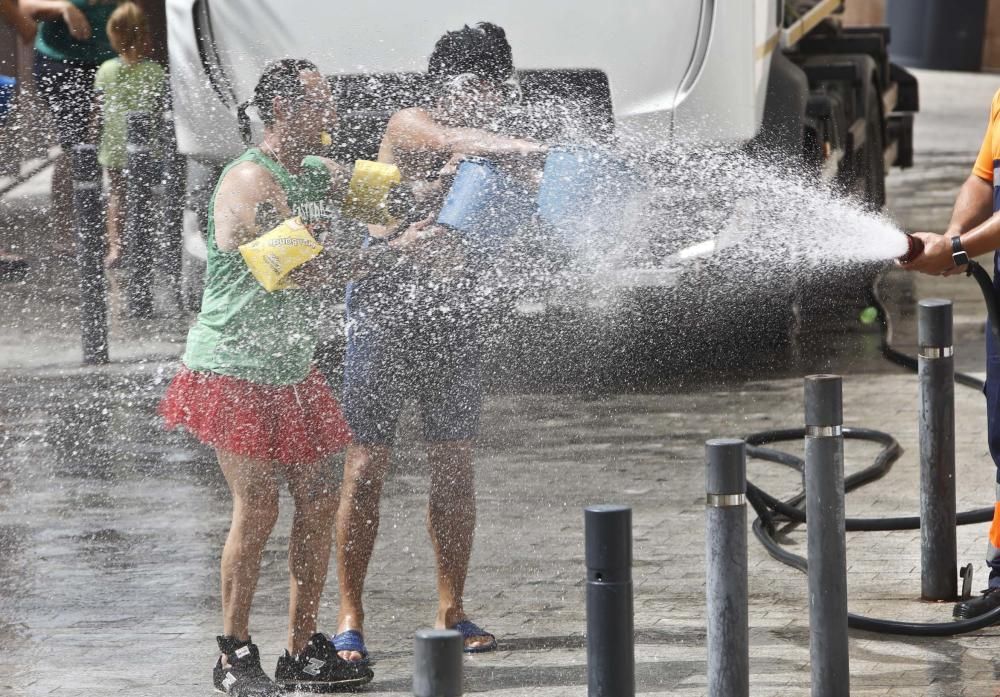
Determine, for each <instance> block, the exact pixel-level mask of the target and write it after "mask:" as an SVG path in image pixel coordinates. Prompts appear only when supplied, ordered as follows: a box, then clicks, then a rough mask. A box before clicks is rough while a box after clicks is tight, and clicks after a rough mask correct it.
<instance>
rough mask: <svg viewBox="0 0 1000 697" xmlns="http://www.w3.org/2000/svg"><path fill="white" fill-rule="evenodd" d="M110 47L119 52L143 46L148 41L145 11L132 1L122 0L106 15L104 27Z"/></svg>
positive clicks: (147, 22) (147, 24)
mask: <svg viewBox="0 0 1000 697" xmlns="http://www.w3.org/2000/svg"><path fill="white" fill-rule="evenodd" d="M105 30H106V31H107V33H108V40H109V41H110V42H111V47H112V48H113V49H114V50H115V51H116V52H117V53H121V52H123V51H127V50H128V49H131V48H136V47H139V48H144V47H146V46H147V45H148V43H149V21H148V20H147V19H146V13H144V12H143V11H142V8H140V7H139V6H138V5H136V4H135V3H134V2H123V3H122V4H121V5H119V6H118V7H116V8H115V11H114V12H112V13H111V16H110V17H108V24H107V26H106V27H105Z"/></svg>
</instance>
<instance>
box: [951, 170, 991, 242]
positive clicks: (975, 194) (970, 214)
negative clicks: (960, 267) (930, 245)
mask: <svg viewBox="0 0 1000 697" xmlns="http://www.w3.org/2000/svg"><path fill="white" fill-rule="evenodd" d="M992 215H993V185H992V184H991V183H990V182H987V181H984V180H982V179H980V178H979V177H977V176H976V175H975V174H971V175H969V178H968V179H966V180H965V183H964V184H962V188H961V190H959V192H958V197H957V198H956V199H955V207H954V208H953V210H952V213H951V222H949V223H948V229H947V230H946V231H945V235H947V236H948V237H954V236H955V235H961V234H963V233H966V232H968V231H969V230H972V229H973V228H974V227H976V226H978V225H981V224H983V223H984V222H986V221H987V220H989V219H990V217H991V216H992Z"/></svg>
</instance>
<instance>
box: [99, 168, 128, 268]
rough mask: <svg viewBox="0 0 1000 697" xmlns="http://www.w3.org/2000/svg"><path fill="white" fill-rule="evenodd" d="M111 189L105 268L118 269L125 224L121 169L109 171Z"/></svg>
mask: <svg viewBox="0 0 1000 697" xmlns="http://www.w3.org/2000/svg"><path fill="white" fill-rule="evenodd" d="M108 178H109V179H110V180H111V189H110V191H109V192H108V253H107V255H106V256H105V257H104V266H106V267H107V268H109V269H113V268H116V267H117V266H118V263H119V261H120V259H121V252H122V244H121V240H122V229H123V227H124V223H125V217H124V216H125V177H124V176H123V175H122V171H121V170H120V169H109V170H108Z"/></svg>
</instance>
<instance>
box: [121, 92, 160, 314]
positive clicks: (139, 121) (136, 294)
mask: <svg viewBox="0 0 1000 697" xmlns="http://www.w3.org/2000/svg"><path fill="white" fill-rule="evenodd" d="M127 124H128V125H127V136H126V139H127V143H126V160H125V161H126V175H125V229H124V234H123V236H122V237H123V239H122V250H123V256H122V262H123V263H122V266H123V268H124V271H125V273H124V278H125V283H124V286H125V309H126V312H127V314H128V316H129V317H140V318H146V317H152V316H153V259H154V258H155V256H156V254H157V251H158V250H157V248H156V245H155V244H154V240H155V233H156V226H157V219H156V216H155V215H154V214H153V211H154V208H155V199H154V196H153V187H154V185H155V184H156V182H157V181H158V180H159V176H160V173H159V169H158V167H157V165H156V162H155V160H154V158H153V152H152V149H151V147H150V143H151V142H152V137H153V118H152V116H150V115H149V114H147V113H146V112H142V111H130V112H129V113H128V116H127Z"/></svg>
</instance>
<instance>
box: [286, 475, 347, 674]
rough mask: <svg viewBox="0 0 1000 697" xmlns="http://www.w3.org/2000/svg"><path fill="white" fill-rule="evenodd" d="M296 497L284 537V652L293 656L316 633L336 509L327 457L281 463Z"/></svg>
mask: <svg viewBox="0 0 1000 697" xmlns="http://www.w3.org/2000/svg"><path fill="white" fill-rule="evenodd" d="M283 471H284V473H285V479H286V480H287V481H288V489H289V491H290V492H291V494H292V498H293V499H294V500H295V516H294V518H293V519H292V533H291V537H290V539H289V543H288V573H289V588H290V592H289V599H288V652H289V653H290V654H292V655H293V656H297V655H298V654H299V653H301V652H302V650H303V649H304V648H305V647H306V644H307V643H308V641H309V639H310V638H311V637H312V635H313V634H315V633H316V616H317V615H318V614H319V600H320V596H321V595H322V593H323V586H324V585H325V584H326V571H327V568H328V567H329V565H330V548H331V547H332V546H333V524H334V517H335V516H336V514H337V503H338V498H337V485H336V482H335V480H334V478H333V473H332V472H331V471H330V463H329V461H328V460H325V459H324V460H320V461H319V462H315V463H312V464H308V465H298V464H297V465H291V466H289V467H284V468H283Z"/></svg>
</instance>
